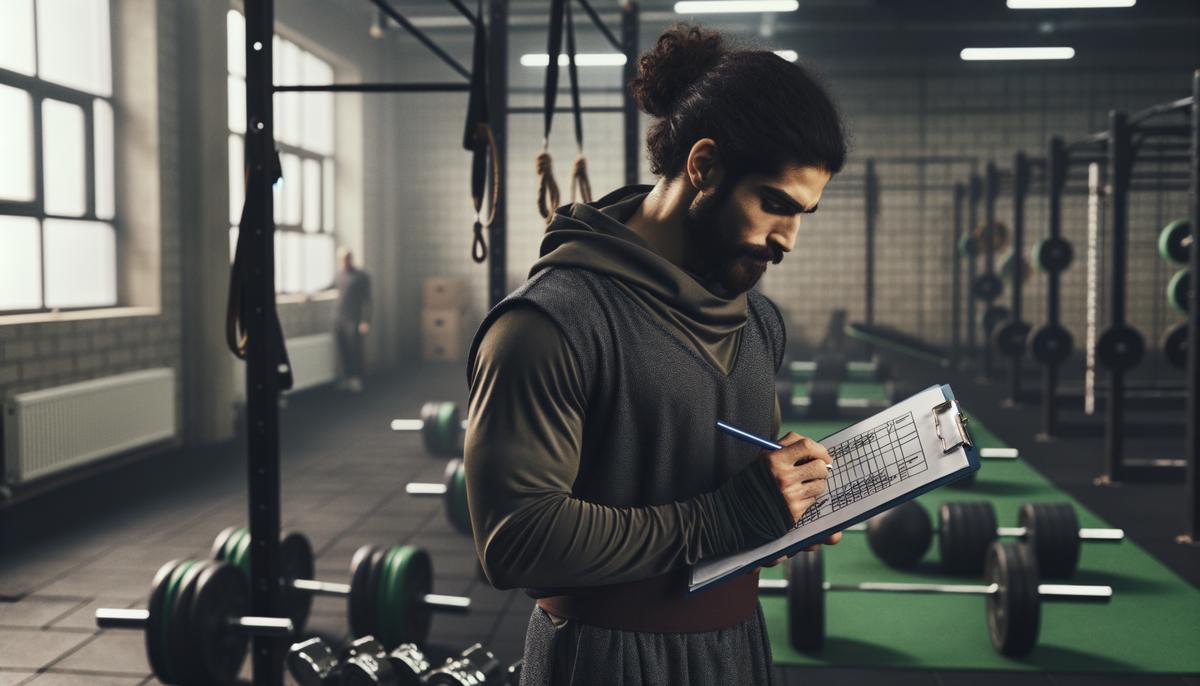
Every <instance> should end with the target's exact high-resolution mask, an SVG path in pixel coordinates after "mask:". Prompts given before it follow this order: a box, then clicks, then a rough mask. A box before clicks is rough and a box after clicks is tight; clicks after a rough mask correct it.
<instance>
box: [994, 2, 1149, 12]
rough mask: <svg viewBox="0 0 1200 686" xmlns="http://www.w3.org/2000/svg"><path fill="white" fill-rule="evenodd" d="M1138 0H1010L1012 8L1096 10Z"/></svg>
mask: <svg viewBox="0 0 1200 686" xmlns="http://www.w3.org/2000/svg"><path fill="white" fill-rule="evenodd" d="M1136 4H1137V0H1008V9H1010V10H1094V9H1108V8H1113V7H1133V6H1134V5H1136Z"/></svg>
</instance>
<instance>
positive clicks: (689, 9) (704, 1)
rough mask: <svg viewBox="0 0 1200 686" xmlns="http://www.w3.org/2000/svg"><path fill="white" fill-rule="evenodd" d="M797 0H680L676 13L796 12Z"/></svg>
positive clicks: (798, 5)
mask: <svg viewBox="0 0 1200 686" xmlns="http://www.w3.org/2000/svg"><path fill="white" fill-rule="evenodd" d="M798 9H800V3H799V2H797V0H680V2H677V3H675V13H676V14H734V13H738V12H795V11H796V10H798Z"/></svg>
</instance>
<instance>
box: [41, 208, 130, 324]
mask: <svg viewBox="0 0 1200 686" xmlns="http://www.w3.org/2000/svg"><path fill="white" fill-rule="evenodd" d="M44 226H45V229H44V232H43V233H44V235H45V241H46V307H91V306H102V305H116V304H117V274H116V265H117V245H116V236H115V235H114V232H113V227H112V225H111V224H105V223H103V222H90V221H72V220H69V219H47V220H46V223H45V225H44Z"/></svg>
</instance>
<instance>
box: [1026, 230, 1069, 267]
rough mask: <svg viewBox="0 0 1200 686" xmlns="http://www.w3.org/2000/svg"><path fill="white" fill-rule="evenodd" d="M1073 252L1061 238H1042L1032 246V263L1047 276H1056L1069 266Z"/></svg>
mask: <svg viewBox="0 0 1200 686" xmlns="http://www.w3.org/2000/svg"><path fill="white" fill-rule="evenodd" d="M1074 257H1075V251H1074V249H1073V248H1071V244H1070V243H1069V242H1068V241H1067V240H1066V239H1065V238H1062V237H1061V236H1054V237H1050V238H1043V239H1042V240H1040V241H1038V242H1037V243H1034V244H1033V263H1034V264H1036V265H1037V267H1038V269H1041V270H1042V271H1044V272H1046V273H1048V274H1058V273H1061V272H1064V271H1066V269H1067V267H1069V266H1071V260H1072V259H1073V258H1074Z"/></svg>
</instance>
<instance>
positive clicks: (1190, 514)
mask: <svg viewBox="0 0 1200 686" xmlns="http://www.w3.org/2000/svg"><path fill="white" fill-rule="evenodd" d="M1191 129H1192V132H1191V133H1192V145H1191V160H1190V162H1189V164H1190V166H1191V169H1190V172H1191V174H1190V176H1191V179H1190V181H1189V183H1190V184H1191V189H1190V191H1189V195H1190V196H1191V198H1190V200H1191V202H1190V204H1189V207H1188V210H1189V214H1190V215H1191V224H1192V249H1191V251H1190V252H1191V256H1190V259H1189V260H1188V268H1189V269H1191V274H1192V278H1191V293H1189V294H1188V299H1189V304H1188V346H1187V388H1188V395H1187V398H1188V399H1187V417H1186V424H1187V442H1186V448H1185V452H1184V459H1185V461H1186V463H1187V466H1186V470H1187V471H1186V477H1185V484H1186V488H1187V512H1186V522H1185V524H1184V526H1185V527H1186V528H1185V529H1184V531H1183V534H1182V535H1181V536H1180V537H1179V540H1180V541H1181V542H1185V543H1195V542H1196V541H1197V538H1198V537H1200V346H1197V345H1196V341H1197V340H1200V70H1197V71H1195V72H1194V73H1193V74H1192V103H1191Z"/></svg>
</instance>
